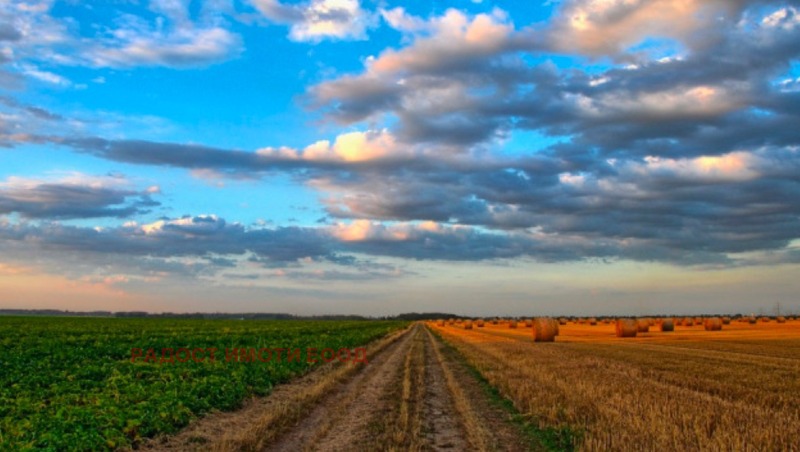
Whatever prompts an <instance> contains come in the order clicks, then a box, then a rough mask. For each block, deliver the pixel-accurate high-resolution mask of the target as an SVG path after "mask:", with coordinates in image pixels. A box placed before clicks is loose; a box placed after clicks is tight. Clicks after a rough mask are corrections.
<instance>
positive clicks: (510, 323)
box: [508, 320, 517, 329]
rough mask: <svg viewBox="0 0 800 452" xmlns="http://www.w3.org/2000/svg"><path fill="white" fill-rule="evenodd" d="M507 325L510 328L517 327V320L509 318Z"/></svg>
mask: <svg viewBox="0 0 800 452" xmlns="http://www.w3.org/2000/svg"><path fill="white" fill-rule="evenodd" d="M508 327H509V328H511V329H515V328H516V327H517V321H516V320H509V321H508Z"/></svg>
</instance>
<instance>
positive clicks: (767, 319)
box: [761, 317, 769, 323]
mask: <svg viewBox="0 0 800 452" xmlns="http://www.w3.org/2000/svg"><path fill="white" fill-rule="evenodd" d="M761 323H769V317H761Z"/></svg>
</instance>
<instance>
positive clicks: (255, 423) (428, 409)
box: [149, 324, 528, 452]
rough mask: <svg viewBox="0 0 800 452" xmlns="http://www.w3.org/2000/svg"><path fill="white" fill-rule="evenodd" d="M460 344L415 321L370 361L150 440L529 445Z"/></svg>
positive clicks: (204, 446)
mask: <svg viewBox="0 0 800 452" xmlns="http://www.w3.org/2000/svg"><path fill="white" fill-rule="evenodd" d="M455 353H456V352H455V351H454V350H452V349H448V348H445V347H444V346H443V345H442V343H441V342H440V340H439V339H438V338H436V337H435V336H434V335H433V334H431V332H430V331H429V330H428V329H427V328H425V327H424V326H423V325H422V324H416V325H414V326H413V327H411V328H410V329H409V330H406V331H404V332H402V333H398V334H395V335H394V336H392V337H390V338H387V339H384V340H383V341H382V342H380V343H378V344H375V345H374V346H372V347H371V348H368V356H369V364H366V365H361V366H352V365H348V366H342V367H335V368H333V367H332V368H322V369H319V370H317V371H314V372H312V373H311V374H309V375H306V376H305V377H303V378H301V379H299V380H297V381H296V382H293V383H291V384H287V385H282V386H279V387H276V389H275V391H274V392H273V393H272V394H271V395H269V396H268V397H265V398H263V399H260V400H254V401H251V402H249V403H248V404H247V405H246V406H245V407H244V408H243V409H242V410H239V411H237V412H235V413H217V414H214V415H211V416H209V417H207V418H204V419H201V420H199V421H198V422H196V423H195V424H193V425H192V426H190V427H189V428H187V429H186V430H185V431H184V432H181V433H180V434H179V435H176V436H174V437H171V438H167V439H162V440H160V441H153V442H152V443H151V444H150V445H149V448H150V449H154V450H162V449H170V450H265V451H284V452H285V451H291V452H295V451H310V450H313V451H368V450H369V451H372V450H387V451H392V450H395V451H415V450H435V451H441V450H453V451H461V450H479V451H480V450H502V451H518V450H527V449H528V448H527V446H526V443H525V442H524V441H523V440H522V439H521V437H520V436H519V434H518V432H517V430H516V429H515V428H514V427H512V426H511V425H510V424H509V423H508V419H507V414H506V413H505V412H504V411H502V410H501V409H500V408H497V407H496V406H494V405H493V404H492V403H491V402H490V400H489V399H488V397H487V396H486V393H485V392H484V390H483V388H481V386H480V384H479V383H478V381H477V380H476V379H475V378H474V377H473V376H472V375H471V374H470V373H469V371H468V370H467V369H466V368H465V367H464V365H463V364H462V363H461V361H460V360H459V359H456V355H455Z"/></svg>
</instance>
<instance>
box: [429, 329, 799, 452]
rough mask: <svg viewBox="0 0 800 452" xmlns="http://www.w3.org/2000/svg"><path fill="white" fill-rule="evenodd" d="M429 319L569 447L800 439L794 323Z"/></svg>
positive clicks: (795, 442)
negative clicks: (630, 324) (551, 329)
mask: <svg viewBox="0 0 800 452" xmlns="http://www.w3.org/2000/svg"><path fill="white" fill-rule="evenodd" d="M712 323H714V325H715V326H714V329H711V330H708V331H707V330H706V328H705V327H704V325H703V324H702V323H700V324H698V323H696V322H693V325H692V326H681V325H679V324H678V323H677V322H675V327H674V331H669V332H661V331H660V329H659V328H650V330H649V331H648V332H638V334H637V335H636V337H624V338H622V337H616V334H615V325H613V324H609V325H606V324H602V325H597V326H590V325H587V324H573V323H570V324H568V325H562V326H561V329H560V334H559V336H558V337H557V338H556V341H555V342H554V343H538V342H534V337H533V334H532V331H530V330H529V329H518V330H509V329H508V328H499V327H497V326H494V325H487V327H486V328H484V329H482V330H473V331H463V330H456V329H453V328H440V327H436V326H434V325H433V324H429V325H428V326H429V328H431V329H432V330H433V331H435V332H436V334H438V335H441V337H442V338H443V339H444V340H445V341H446V342H448V343H450V344H452V345H453V346H454V347H455V348H456V349H457V350H458V351H459V352H460V353H462V354H463V355H464V356H465V357H466V360H467V361H468V362H469V363H470V365H472V366H474V367H475V368H476V369H478V370H479V371H480V372H481V374H483V375H484V376H485V378H486V379H487V380H488V381H489V382H490V383H491V384H492V385H494V386H496V387H497V388H498V389H499V391H500V393H501V394H502V395H503V396H505V397H507V398H508V399H510V400H511V401H512V402H513V404H514V406H515V407H516V409H517V410H519V412H521V413H522V414H523V415H524V416H526V417H527V418H528V419H530V420H531V422H533V423H534V424H535V426H536V427H538V428H539V429H551V431H556V432H560V434H561V437H562V438H563V439H564V442H565V443H569V445H568V446H567V447H574V448H576V449H578V450H798V449H800V396H798V394H800V378H799V377H800V322H797V321H795V322H792V321H787V322H786V323H781V324H779V323H776V322H758V323H757V324H754V325H753V324H750V323H737V322H734V323H731V324H729V325H725V326H724V327H722V329H721V330H720V329H717V328H718V326H719V325H718V322H716V321H714V322H712Z"/></svg>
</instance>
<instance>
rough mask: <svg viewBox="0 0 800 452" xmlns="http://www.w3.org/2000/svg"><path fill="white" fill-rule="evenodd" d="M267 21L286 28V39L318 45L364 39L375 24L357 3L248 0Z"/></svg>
mask: <svg viewBox="0 0 800 452" xmlns="http://www.w3.org/2000/svg"><path fill="white" fill-rule="evenodd" d="M251 1H252V3H253V5H254V6H255V7H256V9H258V10H259V11H260V12H261V13H262V14H263V15H264V16H265V17H266V18H267V19H269V20H271V21H274V22H277V23H282V24H287V25H290V27H291V28H290V31H289V39H292V40H294V41H310V42H319V41H322V40H324V39H340V40H353V39H355V40H359V39H366V37H367V29H368V28H370V27H371V26H372V25H373V23H374V22H375V20H374V17H373V15H372V14H371V13H369V12H367V11H365V10H364V9H362V8H361V5H360V3H359V1H358V0H312V1H310V2H308V3H305V4H291V5H289V4H285V3H281V2H279V1H277V0H251Z"/></svg>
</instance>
